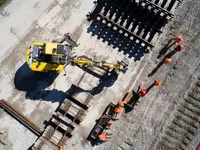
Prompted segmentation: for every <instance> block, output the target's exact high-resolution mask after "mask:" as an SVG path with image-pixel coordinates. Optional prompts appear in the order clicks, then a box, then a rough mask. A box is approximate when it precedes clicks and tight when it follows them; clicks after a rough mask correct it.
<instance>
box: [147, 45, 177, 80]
mask: <svg viewBox="0 0 200 150" xmlns="http://www.w3.org/2000/svg"><path fill="white" fill-rule="evenodd" d="M176 53H177V50H175V49H174V50H173V51H171V52H169V53H168V54H166V55H165V56H164V58H163V59H162V60H161V61H160V63H159V64H157V66H156V67H155V68H154V69H153V70H152V71H151V73H149V74H148V77H151V76H153V75H154V74H155V73H156V72H157V71H158V69H159V68H160V67H161V66H162V65H163V64H164V61H165V59H166V58H171V57H172V56H173V55H174V54H176Z"/></svg>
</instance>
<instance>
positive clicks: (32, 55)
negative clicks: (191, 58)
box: [26, 40, 128, 73]
mask: <svg viewBox="0 0 200 150" xmlns="http://www.w3.org/2000/svg"><path fill="white" fill-rule="evenodd" d="M61 42H62V43H52V42H34V43H33V44H32V45H31V46H30V47H29V48H28V50H27V52H26V62H27V64H28V65H29V67H30V69H31V70H32V71H38V72H48V71H57V72H61V71H62V70H63V69H64V68H65V66H66V65H67V64H74V65H78V66H83V67H95V66H96V67H103V68H106V69H107V70H109V69H114V70H115V71H116V72H118V73H119V72H124V73H125V72H126V71H127V70H128V61H127V60H125V59H124V60H122V61H118V62H117V63H116V64H114V63H107V62H104V61H94V60H92V59H89V58H87V57H77V56H72V49H73V47H76V46H77V44H74V43H72V44H73V45H70V44H66V43H63V40H61Z"/></svg>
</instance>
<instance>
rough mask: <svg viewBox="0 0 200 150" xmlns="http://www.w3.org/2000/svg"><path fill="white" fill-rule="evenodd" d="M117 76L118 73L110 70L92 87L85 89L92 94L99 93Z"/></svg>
mask: <svg viewBox="0 0 200 150" xmlns="http://www.w3.org/2000/svg"><path fill="white" fill-rule="evenodd" d="M117 78H118V74H117V73H116V71H115V70H112V71H111V72H106V73H105V74H104V75H103V76H102V77H101V78H100V80H99V84H98V85H97V86H96V87H94V88H93V89H91V90H86V92H89V93H90V94H92V95H96V94H99V93H101V92H102V91H103V89H104V88H106V87H107V88H108V87H111V86H112V85H113V84H114V83H115V81H116V80H117Z"/></svg>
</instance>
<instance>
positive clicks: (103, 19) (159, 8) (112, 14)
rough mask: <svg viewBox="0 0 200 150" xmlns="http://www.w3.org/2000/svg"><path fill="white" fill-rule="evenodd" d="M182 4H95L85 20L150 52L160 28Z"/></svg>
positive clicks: (126, 0)
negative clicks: (96, 23)
mask: <svg viewBox="0 0 200 150" xmlns="http://www.w3.org/2000/svg"><path fill="white" fill-rule="evenodd" d="M181 2H182V0H112V1H111V0H98V1H97V3H96V5H95V7H94V8H93V10H92V12H91V13H89V15H88V20H89V21H90V20H93V21H95V22H100V23H101V24H102V25H103V26H106V27H109V28H112V29H113V30H117V31H119V33H120V34H122V35H124V36H125V37H127V38H129V39H131V40H134V41H136V42H137V43H140V44H141V45H142V46H144V47H146V48H147V49H148V48H153V47H154V45H155V42H156V41H157V39H158V37H159V35H160V33H162V30H163V28H164V26H165V25H166V24H167V23H168V22H169V21H171V19H172V18H173V17H174V14H173V12H174V9H176V8H177V7H178V5H180V3H181Z"/></svg>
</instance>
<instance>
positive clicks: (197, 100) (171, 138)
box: [159, 79, 200, 150]
mask: <svg viewBox="0 0 200 150" xmlns="http://www.w3.org/2000/svg"><path fill="white" fill-rule="evenodd" d="M199 128H200V79H198V81H196V83H195V84H194V85H193V86H192V87H191V88H190V89H188V91H187V92H186V95H185V97H184V100H183V103H182V104H181V105H180V107H179V108H178V109H177V111H176V112H175V118H174V119H173V121H172V123H171V125H170V126H169V127H168V128H167V129H166V132H165V134H164V136H163V139H162V140H161V142H160V143H159V144H160V145H161V149H169V150H174V149H176V150H186V149H188V145H189V144H190V143H191V141H192V140H193V139H194V138H195V136H196V133H197V130H199Z"/></svg>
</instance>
